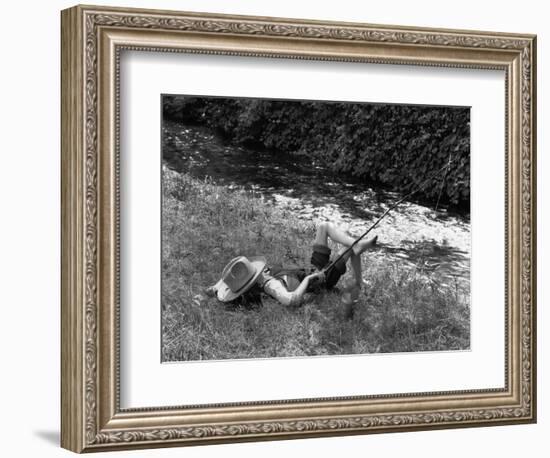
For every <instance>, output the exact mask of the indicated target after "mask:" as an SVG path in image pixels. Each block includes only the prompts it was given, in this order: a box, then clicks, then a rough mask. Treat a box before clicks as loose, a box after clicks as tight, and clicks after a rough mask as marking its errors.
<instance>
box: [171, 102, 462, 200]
mask: <svg viewBox="0 0 550 458" xmlns="http://www.w3.org/2000/svg"><path fill="white" fill-rule="evenodd" d="M163 108H164V116H165V117H167V118H171V119H177V120H180V121H182V122H186V123H199V124H205V125H207V126H209V127H211V128H214V129H216V130H217V131H218V132H219V133H220V134H222V135H223V137H224V138H225V139H226V140H227V141H229V142H231V143H233V144H238V145H246V146H253V147H262V148H269V149H274V150H277V151H285V152H291V153H295V154H301V155H306V156H307V157H308V158H311V159H312V161H313V162H314V163H317V164H320V165H324V166H327V167H329V168H330V169H331V170H333V171H336V172H342V173H346V174H351V175H353V176H356V177H359V178H365V179H367V180H369V181H371V182H375V183H380V184H383V185H386V186H388V187H389V188H391V189H393V190H396V191H401V192H407V191H410V190H412V189H414V188H415V187H417V186H419V185H421V184H422V183H424V184H423V189H422V191H421V192H419V193H418V196H421V197H423V198H426V199H429V200H431V201H432V202H436V201H438V200H439V199H441V202H447V203H451V204H454V205H460V206H462V207H463V208H466V209H469V200H470V110H469V108H464V107H462V108H461V107H441V106H419V105H414V106H413V105H389V104H368V103H341V102H319V101H281V100H267V99H231V98H206V97H180V96H165V97H164V107H163ZM450 159H451V160H452V164H451V167H450V168H449V171H448V173H447V174H445V173H440V174H435V173H434V172H437V171H438V170H440V169H441V168H442V167H444V166H445V164H447V163H448V161H449V160H450ZM426 178H429V179H428V180H427V181H426Z"/></svg>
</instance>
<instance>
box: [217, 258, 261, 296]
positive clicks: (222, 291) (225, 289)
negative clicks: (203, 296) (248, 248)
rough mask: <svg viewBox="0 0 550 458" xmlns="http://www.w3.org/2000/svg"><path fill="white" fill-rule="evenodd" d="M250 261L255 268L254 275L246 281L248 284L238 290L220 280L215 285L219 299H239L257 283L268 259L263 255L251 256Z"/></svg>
mask: <svg viewBox="0 0 550 458" xmlns="http://www.w3.org/2000/svg"><path fill="white" fill-rule="evenodd" d="M248 260H249V261H250V264H252V267H254V269H255V273H254V275H253V276H252V277H251V278H250V280H248V281H247V282H246V284H245V285H244V286H243V287H242V288H241V289H239V290H238V291H235V292H233V291H231V290H230V289H229V286H227V283H225V282H224V281H223V280H220V281H218V283H216V285H215V286H214V287H215V288H216V291H217V296H218V300H220V301H222V302H231V301H233V300H235V299H237V298H238V297H239V296H242V295H243V294H244V293H246V292H247V291H248V290H249V289H250V288H252V286H254V284H255V283H256V280H257V279H258V277H259V276H260V274H261V273H262V271H263V270H264V267H265V265H266V259H265V258H264V257H263V256H251V257H250V258H248Z"/></svg>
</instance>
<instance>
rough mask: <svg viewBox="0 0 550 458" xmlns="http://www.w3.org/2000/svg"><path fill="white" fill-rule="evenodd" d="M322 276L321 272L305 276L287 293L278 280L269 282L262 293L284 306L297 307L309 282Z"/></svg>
mask: <svg viewBox="0 0 550 458" xmlns="http://www.w3.org/2000/svg"><path fill="white" fill-rule="evenodd" d="M324 275H325V274H324V273H323V272H315V273H313V274H310V275H307V276H306V277H305V278H304V279H303V280H302V282H301V283H300V285H299V286H298V288H296V289H295V290H294V291H292V292H290V291H288V290H287V289H286V288H285V286H284V285H283V283H282V282H281V281H280V280H277V279H273V280H269V281H268V282H267V283H266V284H265V285H264V291H265V292H266V293H267V294H269V295H270V296H271V297H273V298H274V299H275V300H277V301H278V302H280V303H281V304H283V305H284V306H297V305H300V304H301V303H302V301H303V299H304V294H305V292H306V291H307V287H308V286H309V283H310V281H311V280H313V279H314V278H322V277H323V276H324Z"/></svg>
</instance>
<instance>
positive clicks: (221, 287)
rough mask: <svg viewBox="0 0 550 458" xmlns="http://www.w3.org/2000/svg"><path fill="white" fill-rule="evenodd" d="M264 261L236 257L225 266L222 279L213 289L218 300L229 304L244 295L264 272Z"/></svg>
mask: <svg viewBox="0 0 550 458" xmlns="http://www.w3.org/2000/svg"><path fill="white" fill-rule="evenodd" d="M265 264H266V260H265V258H264V257H263V256H253V257H250V259H249V258H247V257H245V256H238V257H236V258H234V259H232V260H231V261H230V262H229V264H227V265H226V266H225V268H224V269H223V272H222V278H221V279H220V280H219V281H218V283H216V285H215V286H214V288H215V289H216V291H217V296H218V300H220V301H222V302H230V301H232V300H234V299H237V297H239V296H241V295H242V294H244V293H246V292H247V291H248V290H249V289H250V288H252V286H254V283H256V280H257V279H258V277H259V276H260V274H261V273H262V271H263V270H264V267H265Z"/></svg>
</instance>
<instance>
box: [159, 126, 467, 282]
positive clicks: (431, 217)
mask: <svg viewBox="0 0 550 458" xmlns="http://www.w3.org/2000/svg"><path fill="white" fill-rule="evenodd" d="M162 142H163V159H164V160H165V161H166V163H167V164H168V166H169V167H170V168H172V169H174V170H177V171H180V172H186V173H189V174H191V175H192V176H194V177H197V178H204V177H206V176H209V177H211V178H212V180H213V181H214V182H215V183H216V184H219V185H226V186H229V187H235V186H239V187H241V186H242V187H245V188H246V189H251V190H254V191H256V192H260V193H261V194H263V195H264V196H265V197H266V198H268V199H270V200H272V202H273V203H274V204H275V205H277V206H278V207H280V208H285V209H288V210H291V211H293V212H294V213H295V214H296V215H298V217H299V218H303V219H305V220H313V221H331V222H333V223H335V224H337V225H339V226H342V227H344V228H345V229H347V230H348V232H349V233H350V234H351V235H353V236H359V235H360V234H362V233H363V232H364V231H365V230H366V229H367V228H368V227H369V226H370V225H371V224H372V223H374V221H376V220H377V219H378V217H379V216H380V215H382V213H384V211H385V210H387V209H388V208H389V207H390V206H391V205H393V204H394V203H395V202H396V201H397V200H399V199H400V197H401V196H400V195H399V194H398V193H393V192H387V191H384V190H381V189H376V188H372V187H369V186H366V185H365V184H364V183H361V181H360V180H357V179H353V178H348V177H345V176H342V175H336V174H334V173H331V172H329V171H327V170H326V169H325V168H323V167H321V166H320V165H317V164H315V163H312V162H311V160H309V159H308V158H306V157H300V156H296V155H290V154H284V153H280V152H272V151H265V150H262V151H260V150H258V151H256V150H251V149H248V148H242V147H238V146H234V145H227V144H224V142H223V141H222V140H221V139H220V138H219V137H218V136H216V135H215V134H213V133H212V132H211V131H210V130H208V129H206V128H204V127H197V126H182V125H181V124H179V123H176V122H173V121H165V122H164V124H163V139H162ZM372 234H373V235H374V234H377V235H378V241H379V247H380V248H379V249H378V250H376V251H373V252H372V256H376V257H379V258H383V259H384V260H385V261H386V262H392V261H399V262H400V264H401V265H404V266H410V267H416V268H420V269H421V270H422V271H424V272H425V273H426V274H427V275H430V276H433V275H434V274H435V275H437V277H438V278H439V281H440V282H442V283H448V284H452V283H453V282H457V281H459V282H460V283H462V284H465V283H466V284H469V281H470V242H471V241H470V219H469V216H467V215H460V214H455V213H451V212H448V211H447V210H446V209H444V208H441V207H440V208H438V209H437V210H436V209H435V208H432V207H429V206H425V205H422V204H420V203H415V202H408V201H404V202H402V203H401V204H399V205H398V206H397V208H395V209H394V210H392V211H391V212H390V213H389V214H388V215H387V216H386V217H385V218H384V219H383V220H382V221H381V222H380V224H379V225H378V226H377V227H376V228H375V229H374V230H373V232H372Z"/></svg>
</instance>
